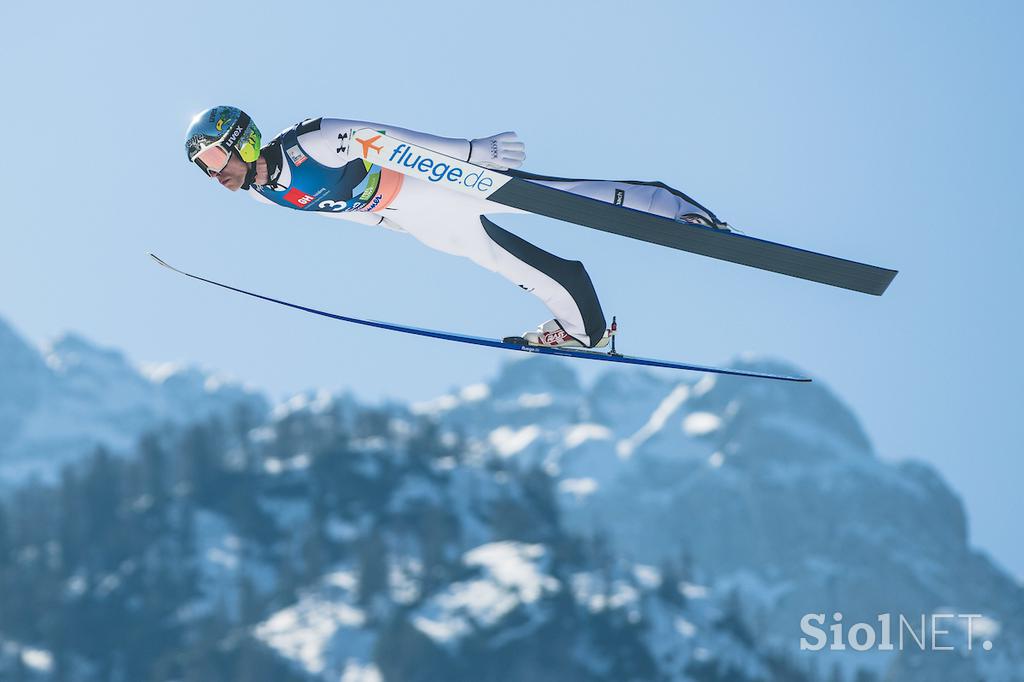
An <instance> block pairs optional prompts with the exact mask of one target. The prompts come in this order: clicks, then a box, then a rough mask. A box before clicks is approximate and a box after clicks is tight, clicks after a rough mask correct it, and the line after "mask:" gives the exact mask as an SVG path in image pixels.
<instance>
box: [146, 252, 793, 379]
mask: <svg viewBox="0 0 1024 682" xmlns="http://www.w3.org/2000/svg"><path fill="white" fill-rule="evenodd" d="M149 256H150V257H151V258H152V259H153V260H155V261H156V262H157V263H159V264H160V265H162V266H163V267H165V268H167V269H168V270H172V271H174V272H176V273H178V274H179V275H184V276H185V277H190V278H191V279H195V280H198V281H200V282H205V283H207V284H212V285H214V286H218V287H221V288H222V289H227V290H229V291H234V292H237V293H239V294H245V295H246V296H252V297H253V298H258V299H260V300H263V301H269V302H270V303H277V304H278V305H283V306H287V307H288V308H294V309H296V310H301V311H303V312H307V313H312V314H314V315H321V316H323V317H328V318H330V319H332V320H339V321H341V322H350V323H352V324H360V325H364V326H367V327H376V328H378V329H388V330H390V331H395V332H401V333H403V334H414V335H416V336H426V337H430V338H434V339H442V340H445V341H455V342H457V343H467V344H472V345H476V346H488V347H490V348H503V349H505V350H515V351H523V352H526V353H540V354H542V355H557V356H560V357H568V358H579V359H583V360H599V361H604V362H618V363H623V364H627V365H642V366H646V367H664V368H667V369H681V370H690V371H694V372H712V373H715V374H730V375H733V376H742V377H753V378H758V379H777V380H780V381H797V382H807V381H810V379H808V378H805V377H797V376H786V375H780V374H767V373H763V372H749V371H744V370H739V369H726V368H722V367H705V366H702V365H693V364H689V363H683V362H672V361H668V360H655V359H652V358H639V357H632V356H629V355H619V354H617V353H616V354H614V355H613V354H611V353H603V352H601V351H595V350H584V349H571V348H545V347H541V346H524V345H521V344H518V343H508V342H505V341H501V340H498V339H489V338H485V337H481V336H469V335H467V334H456V333H453V332H445V331H438V330H435V329H423V328H421V327H411V326H408V325H403V324H393V323H391V322H379V321H377V320H367V319H362V318H358V317H349V316H347V315H337V314H335V313H329V312H327V311H324V310H317V309H316V308H310V307H307V306H304V305H299V304H297V303H289V302H288V301H282V300H280V299H277V298H272V297H270V296H264V295H262V294H257V293H254V292H252V291H246V290H245V289H239V288H238V287H233V286H231V285H228V284H222V283H221V282H216V281H214V280H212V279H207V278H205V277H200V276H199V275H194V274H192V273H190V272H185V271H184V270H179V269H178V268H176V267H174V266H172V265H170V264H169V263H167V262H166V261H164V260H162V259H161V258H160V257H159V256H157V255H156V254H153V253H151V254H149Z"/></svg>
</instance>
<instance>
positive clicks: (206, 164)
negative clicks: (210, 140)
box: [192, 143, 231, 176]
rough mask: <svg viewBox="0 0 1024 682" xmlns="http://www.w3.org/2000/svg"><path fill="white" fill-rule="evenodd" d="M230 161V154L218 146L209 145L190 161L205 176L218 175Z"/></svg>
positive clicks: (216, 144)
mask: <svg viewBox="0 0 1024 682" xmlns="http://www.w3.org/2000/svg"><path fill="white" fill-rule="evenodd" d="M230 159H231V152H229V151H227V150H226V149H224V147H222V146H220V144H218V143H215V144H211V145H210V146H209V147H205V148H204V149H203V150H202V151H200V152H199V153H198V154H196V155H195V158H193V159H192V160H193V161H194V162H195V164H196V165H197V166H199V167H200V168H201V169H202V170H203V172H204V173H206V174H207V175H211V176H212V175H213V174H214V173H220V172H221V171H222V170H224V168H225V167H226V166H227V165H228V161H229V160H230Z"/></svg>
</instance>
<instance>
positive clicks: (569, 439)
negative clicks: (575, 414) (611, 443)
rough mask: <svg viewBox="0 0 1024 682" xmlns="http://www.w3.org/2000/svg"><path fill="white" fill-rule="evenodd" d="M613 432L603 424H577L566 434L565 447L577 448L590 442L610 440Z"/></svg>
mask: <svg viewBox="0 0 1024 682" xmlns="http://www.w3.org/2000/svg"><path fill="white" fill-rule="evenodd" d="M611 437H612V431H611V429H609V428H608V427H607V426H602V425H601V424H576V425H574V426H570V427H569V428H568V430H566V433H565V447H567V448H575V447H578V446H580V445H582V444H583V443H586V442H587V441H588V440H610V439H611Z"/></svg>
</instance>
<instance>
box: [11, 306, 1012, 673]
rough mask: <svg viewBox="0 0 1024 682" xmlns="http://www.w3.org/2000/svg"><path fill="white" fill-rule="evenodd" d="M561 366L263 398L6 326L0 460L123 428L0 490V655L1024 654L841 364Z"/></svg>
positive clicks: (178, 659)
mask: <svg viewBox="0 0 1024 682" xmlns="http://www.w3.org/2000/svg"><path fill="white" fill-rule="evenodd" d="M736 364H737V366H740V367H744V368H750V369H758V370H762V371H769V372H777V373H799V372H798V371H797V370H795V369H794V368H792V367H789V366H786V365H785V364H783V363H779V362H772V361H759V360H752V359H745V360H741V361H738V362H737V363H736ZM573 368H574V365H573V364H572V363H570V362H565V361H561V360H558V359H551V358H529V359H526V360H524V361H522V362H518V363H512V364H508V365H506V366H504V367H503V368H502V369H501V370H500V372H499V373H498V374H497V376H495V377H493V378H492V379H491V380H489V381H486V382H482V383H477V384H473V385H469V386H465V387H462V388H460V389H457V390H453V391H452V392H451V393H450V394H447V395H443V396H440V397H438V398H436V399H434V400H430V401H426V402H423V403H420V404H414V405H403V404H400V403H392V404H386V405H378V406H367V405H363V404H361V403H360V402H359V400H358V399H357V398H355V397H353V396H351V395H344V396H332V395H330V394H328V393H325V392H320V393H315V394H310V395H300V396H296V397H294V398H293V399H291V400H289V401H287V402H286V403H284V404H280V405H278V406H277V407H275V408H274V409H273V410H272V411H269V412H265V411H263V410H262V406H263V404H264V403H263V399H262V398H260V397H259V396H258V395H255V394H252V393H249V392H246V391H244V390H242V389H241V388H239V387H237V386H225V385H221V384H218V383H217V382H215V381H214V380H212V379H210V378H209V377H208V376H206V375H204V374H202V373H200V372H197V371H195V370H177V371H168V370H161V369H159V368H150V369H148V370H145V371H143V370H138V369H135V368H133V367H132V366H131V365H130V364H129V363H127V362H126V361H125V360H124V358H123V357H122V356H121V355H120V354H118V353H116V352H114V351H109V350H103V349H98V348H96V347H95V346H93V345H91V344H89V343H87V342H85V341H84V340H82V339H79V338H77V337H74V336H68V337H65V338H63V339H62V340H60V341H58V342H57V343H55V344H53V347H52V348H49V349H47V350H46V351H45V352H38V351H36V350H34V349H33V348H31V347H30V346H28V345H27V344H25V343H24V342H23V341H21V339H19V338H18V337H17V336H16V335H15V334H14V333H13V332H12V331H11V330H10V329H9V328H7V327H4V326H2V325H0V455H3V458H2V459H0V473H2V472H4V471H5V470H6V471H8V472H11V471H13V472H15V473H17V474H19V475H24V473H25V472H26V471H30V470H35V471H44V472H52V471H53V470H54V469H53V467H54V466H55V463H59V462H70V461H76V460H77V459H78V458H80V457H82V454H83V452H87V451H88V450H89V449H90V444H93V443H98V442H103V443H106V444H107V445H108V446H109V447H112V448H115V449H116V448H124V449H126V450H128V449H134V454H135V456H134V457H128V458H125V459H123V460H118V459H111V458H108V457H103V456H102V455H96V456H91V457H87V458H84V459H82V460H81V462H80V463H79V464H78V465H76V468H75V469H74V470H73V471H72V472H71V473H70V474H66V475H65V476H63V477H62V478H61V479H60V482H59V484H58V485H57V486H56V487H53V488H52V489H49V490H48V489H46V488H43V489H40V488H38V487H36V488H31V489H23V490H20V492H19V491H18V490H16V491H15V492H14V497H13V498H12V499H13V500H14V503H13V505H12V506H11V507H10V508H9V510H8V512H7V515H8V517H9V518H12V519H14V521H12V522H11V523H5V520H4V517H5V510H4V507H3V504H2V502H3V500H2V499H0V595H5V596H7V595H18V596H19V599H16V600H15V599H10V600H7V601H6V602H5V601H4V600H0V678H2V677H3V675H4V674H5V673H7V672H8V671H10V670H20V671H22V672H21V673H19V674H22V675H23V676H24V677H25V679H40V680H43V679H46V680H48V679H54V678H63V679H76V680H78V679H81V680H89V681H91V680H94V679H95V680H99V679H108V678H115V677H119V678H122V679H142V678H144V677H147V678H148V676H154V675H155V676H156V677H159V676H160V674H164V675H166V676H169V678H175V679H243V678H244V679H247V680H253V681H254V682H255V681H257V680H264V679H266V680H271V679H272V680H275V681H277V680H289V681H290V680H339V679H340V680H343V681H344V682H360V681H361V682H383V681H387V682H394V681H397V680H401V681H405V680H424V681H430V680H441V679H443V680H482V679H490V680H526V679H530V680H552V681H554V680H559V681H561V680H570V679H571V680H592V681H594V682H612V681H614V682H619V681H620V680H678V681H679V682H683V681H690V680H695V681H712V680H714V681H719V680H723V681H724V680H729V681H730V682H742V681H750V682H752V681H754V680H759V681H766V682H767V681H775V680H778V681H780V682H781V681H782V680H792V681H795V682H800V681H802V680H819V679H830V680H843V681H846V680H850V681H853V680H857V682H861V681H880V680H894V681H898V682H925V681H926V680H927V681H928V682H934V681H939V682H945V681H946V680H949V682H954V681H956V682H960V681H962V680H967V679H982V680H986V681H987V682H1020V681H1022V680H1024V588H1022V587H1021V585H1019V584H1017V583H1016V582H1015V581H1013V580H1012V579H1011V578H1010V577H1009V576H1008V575H1007V574H1006V573H1005V572H1004V571H1002V570H1001V569H1000V568H999V567H998V566H996V565H995V564H994V563H993V562H991V561H990V560H989V559H988V558H987V557H986V556H984V555H983V554H982V553H980V552H978V551H977V550H975V549H973V548H972V547H971V545H970V540H969V538H968V535H967V523H966V517H965V511H964V509H963V507H962V505H961V503H960V501H959V499H958V498H957V497H956V495H955V494H954V493H953V492H952V491H951V490H950V489H949V487H948V486H947V485H946V484H945V483H944V482H943V481H942V480H941V478H940V477H939V476H938V475H937V474H936V473H935V471H934V470H932V469H931V468H930V467H929V466H927V465H925V464H922V463H920V462H913V461H896V460H893V459H888V458H884V457H879V455H878V453H876V452H875V451H874V448H873V446H872V444H871V442H870V440H869V438H868V437H867V435H866V433H865V430H864V428H863V427H862V426H861V424H860V422H859V420H858V419H857V417H856V415H855V414H854V412H853V411H852V410H851V409H850V408H849V407H848V406H847V405H845V404H844V403H843V402H842V401H841V400H840V399H839V398H838V397H837V396H836V395H835V394H834V393H833V392H832V391H830V390H829V388H828V386H827V384H826V383H825V382H823V381H821V380H820V379H818V380H816V381H815V383H813V384H810V385H793V384H783V383H779V382H769V381H757V380H750V379H742V378H736V377H721V376H711V375H704V376H701V375H686V374H677V373H670V372H665V373H649V372H644V371H637V370H628V371H621V370H618V371H615V370H613V371H610V372H607V373H604V374H601V375H599V376H598V377H597V378H596V380H595V381H593V382H591V383H588V384H583V383H582V382H581V381H580V380H579V378H578V376H577V375H576V374H575V372H574V371H573ZM238 405H246V406H249V407H251V408H252V409H250V410H249V411H248V414H247V416H246V418H245V419H240V420H235V421H234V422H232V423H231V424H229V425H228V426H225V424H224V422H223V421H222V422H221V423H219V424H218V423H217V422H209V423H205V424H198V425H197V423H196V422H197V420H202V419H203V418H204V417H206V416H208V415H211V414H227V413H228V412H229V411H230V410H233V409H234V408H235V407H237V406H238ZM226 421H229V422H230V421H231V420H226ZM168 422H178V423H180V424H183V425H184V426H183V427H182V428H175V427H171V428H166V429H162V430H161V431H160V432H159V435H158V436H156V437H149V438H148V439H144V440H143V441H142V442H141V443H140V444H138V445H135V443H136V441H137V439H138V436H139V435H140V434H142V433H143V432H145V431H147V430H148V429H151V428H152V427H153V426H155V425H159V424H163V423H168ZM11 453H14V454H11ZM5 467H6V469H5ZM40 519H42V520H40ZM111 528H116V529H117V532H116V533H110V532H109V531H110V529H111ZM5 562H6V563H5ZM5 567H6V568H5ZM5 581H6V582H5ZM140 605H141V606H140ZM40 613H46V614H51V615H50V616H48V618H47V619H46V620H45V621H43V620H40V621H39V622H38V623H36V622H34V621H33V620H32V619H33V616H32V614H40ZM808 613H824V614H826V616H827V617H828V618H830V619H831V618H832V616H833V614H835V613H842V614H843V622H844V623H846V624H849V625H853V624H855V623H858V622H864V623H868V624H874V623H877V617H878V615H879V614H892V615H893V618H895V619H898V618H899V617H900V616H905V617H906V618H907V619H908V620H909V621H910V622H917V621H919V620H920V619H921V618H922V617H930V616H931V615H933V614H936V613H953V614H979V618H977V619H975V620H974V621H973V622H972V626H973V628H974V629H973V635H974V640H973V648H972V650H971V651H966V650H965V647H964V646H963V644H962V643H960V645H959V646H957V647H956V650H955V651H952V652H946V651H924V652H921V651H914V650H913V649H912V648H910V650H906V651H903V652H884V651H877V650H872V651H867V652H857V651H853V650H852V649H851V648H849V647H848V648H847V649H846V650H845V651H820V652H801V651H800V650H799V642H800V638H801V636H802V635H803V634H804V633H802V632H801V630H800V622H801V618H802V616H803V615H805V614H808ZM828 622H829V623H831V622H832V621H831V620H829V621H828ZM98 623H102V624H104V625H102V626H99V625H96V624H98ZM945 627H946V629H947V630H950V631H951V633H952V634H949V633H947V636H946V639H945V641H942V638H941V637H940V638H939V639H940V642H939V643H940V644H942V643H944V642H948V641H949V640H950V639H953V638H954V637H962V636H963V635H964V634H965V633H963V632H961V629H962V621H960V622H956V623H949V622H947V623H946V625H945ZM83 629H84V630H85V631H87V632H88V635H89V637H88V638H86V641H85V642H79V639H81V638H82V637H83V635H82V634H81V633H82V631H83ZM69 632H70V633H78V634H74V635H71V636H69V634H68V633H69ZM140 633H141V634H140ZM929 635H930V631H929ZM136 638H137V641H138V642H140V643H141V642H145V643H146V646H149V647H151V648H150V649H138V648H136V647H133V646H130V645H128V644H125V642H130V641H136ZM907 641H908V642H909V639H908V640H907ZM983 641H984V642H987V643H988V648H985V647H983V646H981V644H982V642H983ZM929 643H930V642H929ZM154 670H160V671H163V673H154V672H153V671H154ZM211 671H212V672H211ZM225 671H229V672H225Z"/></svg>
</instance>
